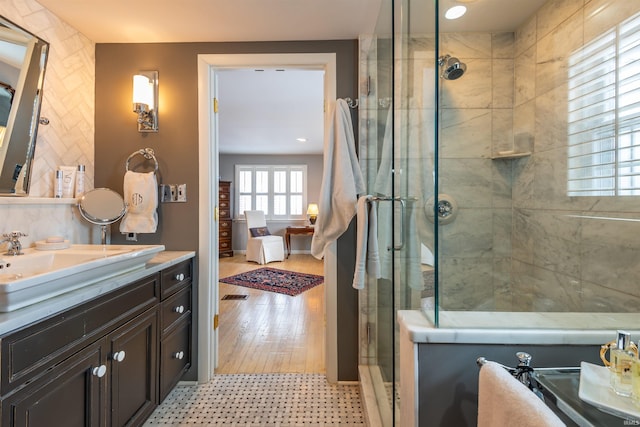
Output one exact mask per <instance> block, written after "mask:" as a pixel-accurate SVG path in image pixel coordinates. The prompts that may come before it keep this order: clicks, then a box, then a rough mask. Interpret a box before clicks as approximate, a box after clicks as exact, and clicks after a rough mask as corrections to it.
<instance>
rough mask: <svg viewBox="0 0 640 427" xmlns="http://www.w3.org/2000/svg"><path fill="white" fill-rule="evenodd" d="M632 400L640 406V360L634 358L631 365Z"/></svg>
mask: <svg viewBox="0 0 640 427" xmlns="http://www.w3.org/2000/svg"><path fill="white" fill-rule="evenodd" d="M631 388H632V390H631V400H632V401H633V404H634V405H635V406H636V408H640V360H638V359H634V360H633V365H631Z"/></svg>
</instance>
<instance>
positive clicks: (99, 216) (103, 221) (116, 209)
mask: <svg viewBox="0 0 640 427" xmlns="http://www.w3.org/2000/svg"><path fill="white" fill-rule="evenodd" d="M78 210H79V211H80V215H82V217H83V218H84V219H86V220H87V221H89V222H90V223H92V224H96V225H99V226H100V227H102V244H103V245H106V244H107V226H108V225H110V224H113V223H114V222H116V221H118V220H119V219H120V218H122V217H123V216H124V214H125V212H126V211H127V208H126V206H125V204H124V199H123V198H122V196H121V195H120V194H118V193H116V192H115V191H113V190H111V189H109V188H96V189H94V190H90V191H87V192H86V193H85V194H84V195H83V196H82V197H81V198H80V201H79V202H78Z"/></svg>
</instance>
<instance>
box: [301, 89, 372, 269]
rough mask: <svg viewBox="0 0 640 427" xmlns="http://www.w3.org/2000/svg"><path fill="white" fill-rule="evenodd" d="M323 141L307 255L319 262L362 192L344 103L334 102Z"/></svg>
mask: <svg viewBox="0 0 640 427" xmlns="http://www.w3.org/2000/svg"><path fill="white" fill-rule="evenodd" d="M325 134H326V139H325V141H324V163H323V175H322V186H321V187H320V196H319V200H318V210H319V213H318V219H317V221H316V225H315V232H314V233H313V238H312V240H311V254H312V255H313V256H314V257H316V258H318V259H321V258H322V257H323V256H324V249H325V247H326V246H327V245H328V244H329V243H331V242H333V241H335V240H336V239H337V238H338V237H340V236H341V235H342V234H343V233H344V232H345V231H346V230H347V228H348V227H349V224H350V223H351V220H352V219H353V216H354V215H355V214H356V204H357V201H358V194H362V193H364V191H365V186H364V179H363V178H362V171H361V170H360V164H359V163H358V157H357V156H356V147H355V137H354V135H353V125H352V123H351V111H350V110H349V106H348V105H347V103H346V102H345V100H344V99H338V100H336V104H335V107H334V114H333V120H332V122H331V125H330V128H329V129H328V131H327V132H325Z"/></svg>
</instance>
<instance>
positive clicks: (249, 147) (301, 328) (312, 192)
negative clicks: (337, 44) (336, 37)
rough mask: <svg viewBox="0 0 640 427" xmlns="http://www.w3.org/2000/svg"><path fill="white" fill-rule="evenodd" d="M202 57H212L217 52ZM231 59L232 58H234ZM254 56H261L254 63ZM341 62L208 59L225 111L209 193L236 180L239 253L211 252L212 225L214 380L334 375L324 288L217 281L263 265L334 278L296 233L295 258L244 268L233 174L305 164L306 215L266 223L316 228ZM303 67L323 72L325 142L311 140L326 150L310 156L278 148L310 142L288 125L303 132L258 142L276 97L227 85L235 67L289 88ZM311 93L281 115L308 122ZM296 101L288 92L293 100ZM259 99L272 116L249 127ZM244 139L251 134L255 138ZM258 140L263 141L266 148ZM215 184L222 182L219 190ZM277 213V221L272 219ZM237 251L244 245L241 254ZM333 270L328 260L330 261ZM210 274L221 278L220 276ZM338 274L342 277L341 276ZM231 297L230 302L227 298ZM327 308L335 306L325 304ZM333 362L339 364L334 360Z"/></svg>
mask: <svg viewBox="0 0 640 427" xmlns="http://www.w3.org/2000/svg"><path fill="white" fill-rule="evenodd" d="M203 56H207V57H215V56H216V55H203ZM230 56H232V57H235V58H230ZM256 56H259V57H260V58H255V57H256ZM334 56H335V55H333V54H330V55H327V54H284V55H225V56H224V59H223V60H220V61H218V60H219V59H220V58H217V59H216V58H208V59H207V60H205V61H204V62H205V65H207V66H208V67H207V68H209V70H208V73H207V74H208V76H207V80H209V82H210V84H209V87H210V88H211V93H215V94H217V95H218V97H215V98H216V99H217V103H218V106H219V110H218V114H213V112H212V114H211V116H210V118H209V121H210V126H207V127H208V128H209V132H210V133H211V135H210V139H211V141H213V142H212V144H211V145H210V150H211V153H210V157H211V161H210V166H209V168H210V171H211V174H210V176H211V181H212V182H211V184H212V185H211V187H210V188H212V189H213V188H214V187H215V188H216V189H217V181H218V180H224V181H230V182H231V187H232V189H231V192H230V193H231V210H232V213H231V215H232V220H233V231H232V234H233V237H232V238H233V243H232V244H233V248H234V251H233V256H231V257H222V258H218V251H217V250H214V249H217V248H214V247H213V246H214V245H215V244H217V242H218V239H217V231H218V230H217V225H218V224H217V223H215V221H214V223H213V224H209V227H208V229H209V231H210V237H211V240H210V242H211V243H212V244H211V245H210V246H211V248H210V249H211V250H210V255H209V260H210V263H211V265H210V270H209V274H211V276H212V277H211V278H212V279H213V280H212V281H211V282H209V283H216V284H217V286H215V287H212V288H215V289H210V296H209V299H210V302H211V312H212V313H215V314H218V319H219V322H218V325H219V327H218V328H217V329H214V330H212V334H211V336H212V337H213V342H211V343H210V346H209V348H210V349H211V351H210V354H209V355H208V356H209V361H210V368H211V370H210V371H209V372H211V373H213V372H214V371H215V373H278V372H279V373H327V374H328V375H327V376H328V377H329V375H330V372H331V367H330V365H331V362H330V361H329V364H328V365H329V366H327V357H326V354H327V351H326V347H327V338H326V333H327V331H326V328H325V323H326V321H325V320H326V318H327V316H328V313H327V310H331V306H332V301H331V300H332V297H331V296H329V298H328V299H327V285H325V284H321V285H318V286H316V287H314V288H312V289H309V290H307V291H305V292H303V293H301V294H300V295H297V296H295V297H292V296H289V295H283V294H279V293H274V292H269V291H264V290H260V289H252V288H246V287H241V286H236V285H231V284H226V283H220V282H219V281H218V279H219V278H224V277H229V276H233V275H236V274H239V273H243V272H246V271H250V270H256V269H258V268H263V267H268V268H275V269H280V270H287V271H291V272H300V273H310V274H316V275H321V276H325V277H327V274H325V273H326V270H325V263H324V262H323V261H322V260H317V259H315V258H313V257H312V256H311V255H310V254H309V253H308V252H309V247H310V240H311V237H310V236H296V237H295V238H294V239H291V240H292V241H291V255H290V256H288V257H286V258H285V259H284V260H283V261H278V262H272V263H269V264H267V265H258V264H256V263H253V262H247V261H246V257H245V254H244V249H245V248H246V238H247V237H246V226H245V224H244V220H243V216H242V213H241V210H240V206H239V205H240V204H241V203H239V201H238V200H237V197H236V194H237V193H236V191H237V187H236V185H237V177H236V171H235V169H236V165H260V164H267V165H270V166H274V165H276V166H277V165H283V164H286V165H306V167H307V171H306V175H305V184H306V191H305V196H304V197H303V203H302V206H303V212H300V211H298V212H297V214H298V218H282V217H280V218H278V216H277V215H272V216H271V218H268V220H267V225H268V227H269V228H270V229H272V230H271V231H272V232H273V233H274V234H279V235H282V236H284V234H285V231H286V228H287V227H292V226H293V227H296V226H303V225H308V224H309V222H308V219H307V215H306V209H307V205H308V204H309V203H312V202H317V194H319V188H320V183H321V176H322V148H321V147H322V141H323V139H324V137H323V133H324V128H325V121H326V120H327V114H326V109H325V108H324V99H326V94H327V93H328V92H329V93H331V95H330V99H335V59H334V58H332V57H334ZM249 57H254V58H249ZM295 57H297V58H295ZM277 58H279V59H277ZM254 60H255V61H254ZM274 60H278V62H277V63H276V62H274ZM234 61H237V62H234ZM270 61H271V62H270ZM292 64H295V65H292ZM201 65H203V64H201ZM328 68H332V71H331V72H330V73H327V71H326V70H327V69H328ZM201 69H202V68H201ZM304 69H306V70H308V71H310V72H313V71H315V72H316V73H318V72H319V73H321V78H320V80H319V83H318V86H319V87H316V88H315V90H316V91H318V92H319V93H320V102H321V105H320V106H319V108H318V111H319V118H318V119H317V121H318V122H319V123H318V125H319V128H320V137H318V136H316V137H315V138H314V139H316V142H317V139H320V145H319V146H320V149H319V151H316V152H311V153H305V152H299V153H295V150H294V149H292V148H291V146H289V148H286V145H283V144H281V143H283V142H289V141H290V140H293V141H295V143H296V144H298V145H301V146H302V144H304V141H296V139H297V138H301V139H302V138H304V136H305V135H304V133H301V132H300V130H299V128H300V126H298V127H295V126H289V127H294V128H295V129H294V130H293V133H292V134H295V135H297V136H296V137H295V138H294V137H292V136H287V137H284V136H281V137H279V138H278V137H275V138H274V137H271V138H263V137H262V136H261V137H256V135H258V134H260V133H262V134H264V136H266V135H267V134H268V131H267V130H265V124H264V121H265V120H268V119H269V118H271V120H272V121H273V120H275V119H274V118H273V117H274V114H275V112H276V111H277V108H276V107H274V106H273V102H274V100H275V98H276V97H275V96H273V94H269V93H268V91H267V90H266V89H264V88H260V89H255V88H254V89H252V88H251V85H249V84H240V85H238V84H228V83H226V82H225V79H226V78H227V76H231V77H233V72H232V71H235V70H238V71H241V72H244V73H257V74H258V73H259V74H260V75H262V76H265V75H266V72H267V70H268V71H272V72H274V73H285V74H286V73H287V72H289V77H288V81H289V83H290V86H293V85H291V83H292V80H291V79H292V77H293V74H294V73H293V71H300V70H304ZM256 70H262V71H256ZM275 70H280V71H275ZM282 70H284V71H282ZM200 74H202V73H200ZM327 74H329V76H327ZM281 75H282V74H281ZM200 77H202V76H200ZM201 82H202V80H201ZM327 82H329V83H327ZM231 87H235V88H240V89H242V90H240V91H239V92H241V93H240V95H242V96H240V97H239V99H241V104H240V105H236V106H234V105H233V103H234V102H237V101H231V99H230V98H228V96H230V95H227V97H226V96H225V95H226V89H228V88H231ZM214 89H215V90H214ZM307 89H308V87H307ZM307 92H309V90H300V89H298V90H295V89H294V90H293V91H292V93H293V95H297V97H298V98H297V99H292V100H289V101H287V102H288V104H289V105H290V106H291V107H293V110H291V111H290V112H289V113H287V112H284V113H282V114H284V115H285V116H286V117H285V118H288V119H289V121H292V120H293V122H294V123H296V122H298V121H301V119H297V118H296V117H299V115H298V116H297V115H296V114H299V113H300V110H302V103H303V102H306V101H305V99H304V98H305V97H308V96H309V95H308V93H307ZM236 95H237V94H236ZM293 95H291V94H290V95H289V96H293ZM225 98H226V99H225ZM258 98H259V99H262V100H265V101H268V102H269V103H271V107H270V110H269V111H268V112H267V113H264V112H263V113H262V116H260V117H261V119H260V120H253V121H252V120H250V118H249V114H248V111H247V109H248V107H247V104H248V103H250V104H251V105H252V106H253V104H254V103H255V101H256V99H258ZM227 101H229V102H227ZM201 105H202V104H201ZM227 108H231V109H233V108H237V109H239V110H240V113H241V114H236V115H235V118H233V117H232V118H229V122H228V123H227V121H226V120H227V119H225V113H226V112H228V111H229V110H227ZM226 125H229V126H230V131H229V133H227V132H226V130H225V126H226ZM247 129H249V130H253V131H254V132H253V136H249V137H247V135H242V133H243V132H242V131H246V130H247ZM201 130H202V129H201ZM255 131H257V132H258V133H256V132H255ZM246 133H247V134H251V133H252V132H246ZM201 137H202V134H201ZM246 138H249V139H250V140H247V139H246ZM286 140H289V141H286ZM226 141H230V145H231V148H229V147H227V146H225V142H226ZM261 142H262V144H263V146H262V148H261V145H260V143H261ZM265 144H266V147H268V148H270V149H271V150H274V149H276V150H280V151H279V152H277V151H276V152H273V151H272V152H269V151H268V150H266V149H265V148H264V146H265ZM201 149H202V147H201ZM201 152H202V151H201ZM294 153H295V154H294ZM201 156H202V155H201ZM214 183H215V185H213V184H214ZM217 196H218V195H217V194H211V195H210V198H211V200H212V201H213V205H215V204H216V201H217ZM210 205H211V204H210ZM269 206H273V205H269ZM212 213H213V212H212ZM271 213H272V214H273V213H274V212H271ZM209 218H211V216H209ZM236 248H239V250H238V249H236ZM214 253H215V254H214ZM330 265H331V263H329V266H330ZM202 267H203V266H201V268H202ZM213 276H215V279H214V277H213ZM328 276H329V277H328V279H329V280H327V282H331V277H332V274H331V268H330V269H329V275H328ZM201 277H202V276H201ZM333 277H335V272H334V273H333ZM331 286H332V285H331V284H329V287H331ZM243 295H247V297H246V299H238V298H239V297H242V296H243ZM225 296H227V297H228V298H227V299H223V298H225ZM327 301H328V302H329V303H328V304H327ZM333 304H335V302H333ZM209 318H210V317H209ZM206 323H208V322H205V324H206ZM200 337H202V334H200ZM200 339H202V338H200ZM329 359H332V358H331V357H330V358H329ZM201 360H202V359H201ZM214 367H215V368H214ZM327 371H329V372H327ZM200 372H201V371H200Z"/></svg>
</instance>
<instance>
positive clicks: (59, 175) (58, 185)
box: [53, 169, 64, 199]
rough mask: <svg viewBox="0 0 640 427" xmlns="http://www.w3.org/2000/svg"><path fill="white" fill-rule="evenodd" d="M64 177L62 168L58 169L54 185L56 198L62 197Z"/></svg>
mask: <svg viewBox="0 0 640 427" xmlns="http://www.w3.org/2000/svg"><path fill="white" fill-rule="evenodd" d="M63 178H64V174H63V173H62V171H61V170H60V169H58V170H57V171H56V180H55V182H54V186H53V197H55V198H56V199H60V198H62V180H63Z"/></svg>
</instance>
